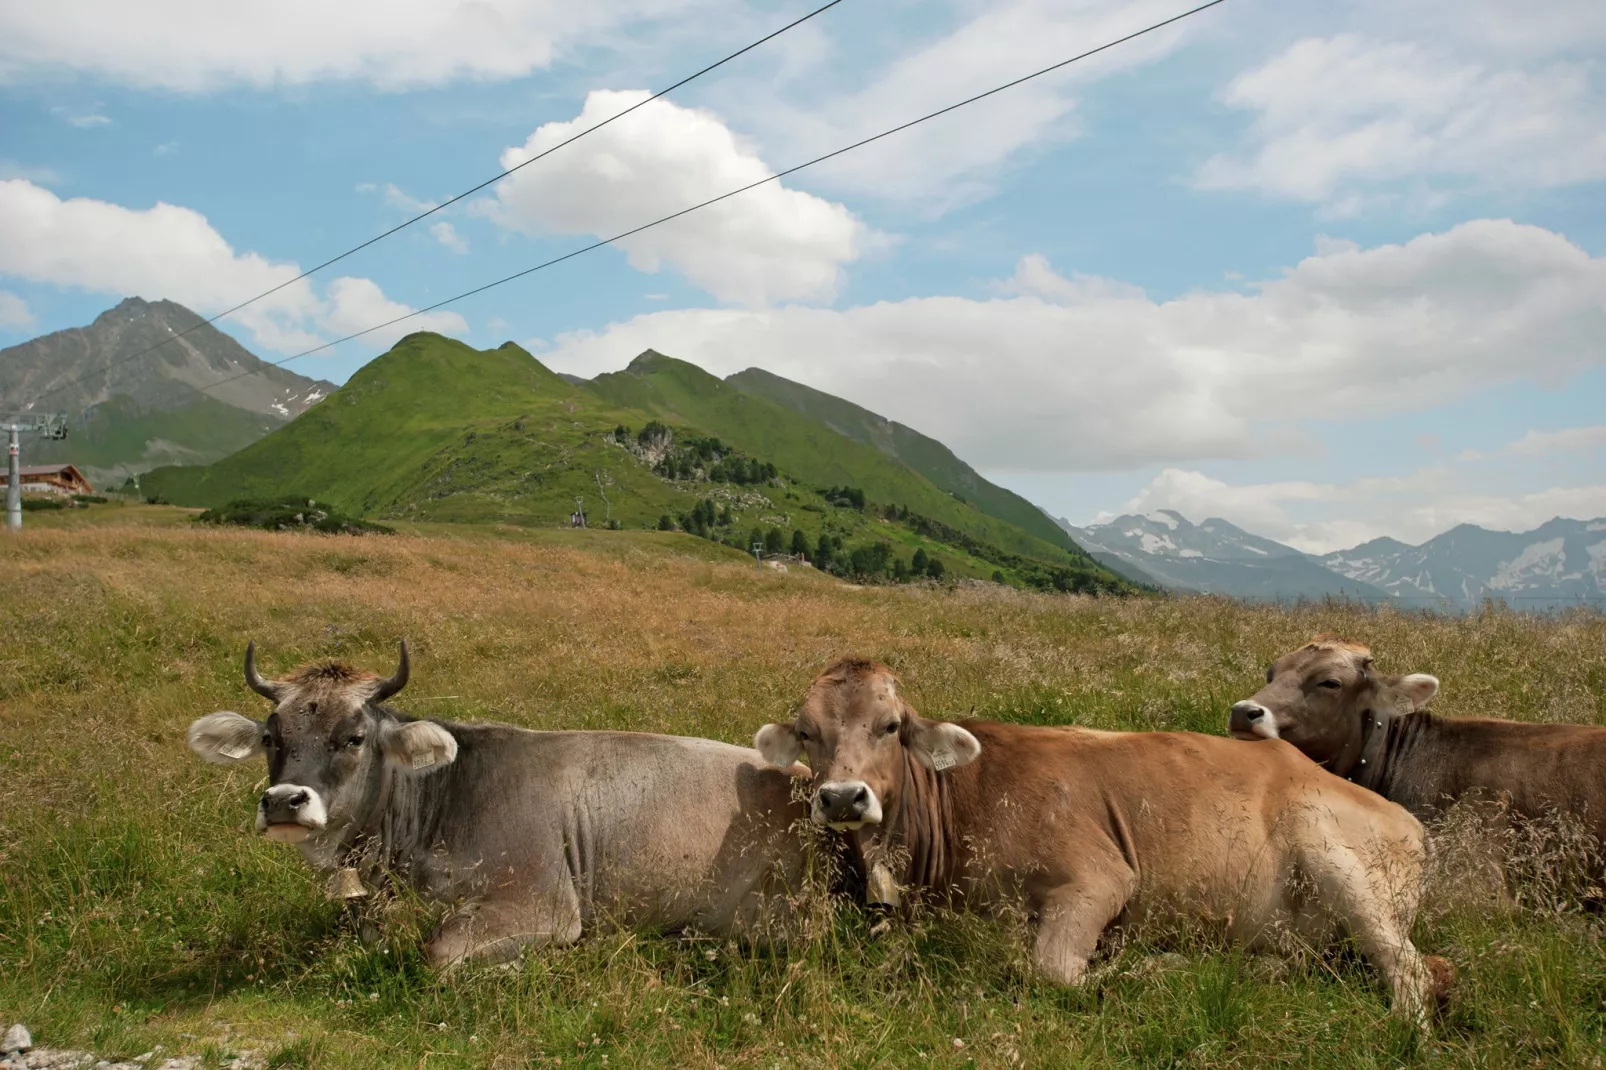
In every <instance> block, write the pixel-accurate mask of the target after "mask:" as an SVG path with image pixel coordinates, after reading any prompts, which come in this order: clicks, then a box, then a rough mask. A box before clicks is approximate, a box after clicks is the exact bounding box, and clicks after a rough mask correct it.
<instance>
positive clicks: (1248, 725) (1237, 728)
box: [1227, 699, 1279, 739]
mask: <svg viewBox="0 0 1606 1070" xmlns="http://www.w3.org/2000/svg"><path fill="white" fill-rule="evenodd" d="M1227 731H1229V732H1231V733H1232V734H1233V735H1234V736H1236V737H1237V738H1239V739H1277V738H1278V737H1279V733H1278V731H1277V718H1275V717H1273V716H1272V715H1271V711H1270V710H1268V709H1267V708H1266V707H1264V706H1262V705H1261V704H1260V703H1258V702H1251V701H1249V700H1248V699H1245V700H1244V701H1243V702H1234V703H1233V704H1232V716H1231V717H1230V718H1228V720H1227Z"/></svg>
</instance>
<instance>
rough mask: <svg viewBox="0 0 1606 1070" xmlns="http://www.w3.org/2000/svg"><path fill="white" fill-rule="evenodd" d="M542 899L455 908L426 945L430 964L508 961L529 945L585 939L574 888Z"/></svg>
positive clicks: (570, 942) (500, 901)
mask: <svg viewBox="0 0 1606 1070" xmlns="http://www.w3.org/2000/svg"><path fill="white" fill-rule="evenodd" d="M562 892H563V889H559V891H558V892H556V893H554V894H552V895H550V896H545V897H542V898H541V899H537V900H529V899H521V900H496V899H492V900H484V901H481V902H478V903H471V904H469V905H468V906H465V907H463V908H462V909H461V910H458V911H457V912H455V913H453V914H451V915H450V916H448V917H447V918H446V919H445V920H443V921H442V922H441V923H440V925H439V926H438V927H437V928H436V930H435V933H434V935H432V936H431V937H430V938H429V941H428V943H426V944H425V945H424V954H425V956H426V957H427V958H428V959H429V962H430V965H432V966H437V967H447V966H453V965H455V964H457V963H459V962H463V961H467V960H471V959H472V960H478V961H483V962H506V961H508V960H509V959H514V958H517V957H518V956H519V953H520V952H522V951H523V950H524V949H525V948H526V947H529V946H531V945H532V944H533V945H541V944H557V945H558V946H560V947H561V946H564V945H566V944H572V943H574V942H575V941H576V940H578V939H580V930H581V925H580V903H579V900H578V899H577V898H576V897H575V895H574V892H573V889H572V888H568V892H569V894H568V895H567V896H565V895H563V894H562Z"/></svg>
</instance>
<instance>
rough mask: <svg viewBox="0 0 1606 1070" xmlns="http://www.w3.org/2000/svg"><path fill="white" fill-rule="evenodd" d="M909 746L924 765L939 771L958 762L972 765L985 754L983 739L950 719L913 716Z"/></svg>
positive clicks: (958, 763) (952, 766)
mask: <svg viewBox="0 0 1606 1070" xmlns="http://www.w3.org/2000/svg"><path fill="white" fill-rule="evenodd" d="M908 745H909V749H910V750H912V751H914V755H915V757H916V758H917V759H919V760H920V762H921V764H922V765H926V766H929V767H930V768H932V769H935V770H937V771H938V772H941V771H942V770H944V769H952V768H954V767H955V766H958V765H969V764H970V763H971V762H973V761H975V760H976V759H977V758H979V757H981V742H980V741H979V740H977V739H976V737H975V736H973V735H971V734H970V733H969V732H967V731H965V730H964V729H963V728H960V727H959V726H958V725H956V724H949V723H948V722H947V721H927V720H924V719H922V718H911V719H910V725H909V744H908Z"/></svg>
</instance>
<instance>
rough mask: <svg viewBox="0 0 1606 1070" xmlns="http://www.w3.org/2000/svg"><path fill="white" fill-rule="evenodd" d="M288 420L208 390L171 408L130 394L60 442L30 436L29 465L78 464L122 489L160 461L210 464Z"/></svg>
mask: <svg viewBox="0 0 1606 1070" xmlns="http://www.w3.org/2000/svg"><path fill="white" fill-rule="evenodd" d="M282 426H284V421H283V420H280V419H277V418H275V417H273V416H266V415H263V414H262V413H257V412H251V411H249V410H246V409H241V408H237V407H236V406H233V405H227V404H225V403H223V402H221V401H218V400H217V399H215V398H212V397H210V396H208V395H206V394H199V393H197V394H194V396H193V400H191V401H188V402H186V403H182V404H179V405H177V406H176V407H174V408H170V409H156V408H151V407H149V406H146V405H142V404H140V403H139V402H137V401H135V400H134V399H133V398H131V397H129V396H127V395H126V394H118V395H117V396H115V397H113V398H111V399H110V400H109V401H103V402H101V403H100V404H99V405H96V406H94V407H93V408H90V409H88V410H86V411H85V412H84V413H83V414H82V415H81V416H76V417H75V418H74V419H73V420H72V429H71V430H72V433H71V436H70V437H69V438H67V439H65V440H62V441H59V442H51V441H43V440H29V442H28V444H27V445H26V447H24V448H25V450H26V458H27V460H26V463H27V464H75V465H77V466H78V468H79V470H80V471H82V472H83V473H84V474H85V475H86V476H87V477H88V478H89V481H90V482H91V483H93V484H94V485H95V487H96V489H98V490H116V489H117V488H118V487H120V486H121V485H122V483H123V481H124V480H126V479H127V478H128V477H129V476H130V475H133V474H134V473H136V472H143V471H145V470H146V469H148V468H151V467H153V466H155V465H168V464H205V463H206V462H208V461H213V460H217V459H218V458H220V457H227V456H228V455H229V454H231V453H234V452H235V451H237V450H239V449H242V448H244V447H245V446H247V445H249V444H251V443H252V442H255V441H256V440H257V439H259V438H261V437H262V436H263V435H266V434H268V433H269V432H270V431H272V430H274V429H275V428H277V427H282Z"/></svg>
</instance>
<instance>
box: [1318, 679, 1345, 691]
mask: <svg viewBox="0 0 1606 1070" xmlns="http://www.w3.org/2000/svg"><path fill="white" fill-rule="evenodd" d="M1317 686H1318V687H1330V688H1332V689H1333V690H1334V691H1337V690H1338V689H1339V688H1341V687H1343V686H1344V685H1343V684H1341V683H1339V682H1338V681H1337V680H1323V681H1322V682H1321V683H1320V684H1318V685H1317Z"/></svg>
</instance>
